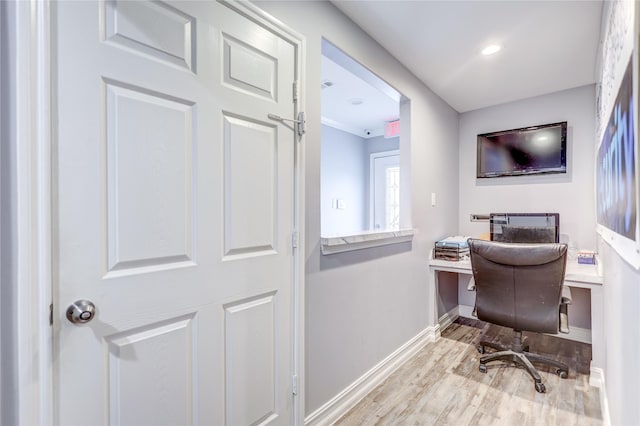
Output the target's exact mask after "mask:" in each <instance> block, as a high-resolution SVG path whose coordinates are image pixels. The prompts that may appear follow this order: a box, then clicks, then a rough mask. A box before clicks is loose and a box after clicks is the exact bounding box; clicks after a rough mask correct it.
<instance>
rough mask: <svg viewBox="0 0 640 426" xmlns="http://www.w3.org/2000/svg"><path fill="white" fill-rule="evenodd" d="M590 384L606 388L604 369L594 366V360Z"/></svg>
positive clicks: (590, 372) (590, 371) (590, 370)
mask: <svg viewBox="0 0 640 426" xmlns="http://www.w3.org/2000/svg"><path fill="white" fill-rule="evenodd" d="M589 386H594V387H596V388H600V389H603V388H604V370H603V369H602V368H600V367H594V366H593V361H591V367H590V369H589Z"/></svg>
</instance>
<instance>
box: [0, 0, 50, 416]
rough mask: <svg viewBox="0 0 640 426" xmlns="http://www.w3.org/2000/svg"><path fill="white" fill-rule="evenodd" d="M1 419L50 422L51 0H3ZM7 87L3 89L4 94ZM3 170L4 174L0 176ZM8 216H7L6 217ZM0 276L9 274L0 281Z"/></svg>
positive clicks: (0, 107)
mask: <svg viewBox="0 0 640 426" xmlns="http://www.w3.org/2000/svg"><path fill="white" fill-rule="evenodd" d="M0 7H2V8H3V9H2V16H3V18H4V19H5V20H6V21H5V22H3V24H7V28H8V31H7V32H6V33H5V34H6V35H7V40H5V41H4V42H3V43H2V46H3V51H2V59H3V61H2V62H3V65H2V70H1V73H2V74H3V78H2V81H3V83H4V87H3V93H2V97H1V99H2V105H1V106H0V109H1V110H2V111H3V114H2V128H3V133H4V132H6V134H8V135H9V137H8V138H7V139H5V140H4V141H3V143H4V144H6V145H5V147H4V148H5V150H4V152H5V153H9V156H8V157H5V158H2V167H3V168H6V169H5V171H3V177H8V179H3V182H2V186H3V188H2V192H3V194H5V195H8V196H9V199H8V200H5V202H7V204H8V208H7V210H8V211H5V212H3V216H5V215H7V216H9V217H8V218H7V217H6V216H5V217H3V219H5V220H3V227H2V241H3V242H2V259H1V268H2V270H3V287H4V289H3V299H2V300H1V302H2V304H1V306H2V307H1V309H2V310H3V312H2V319H3V321H2V325H1V327H2V333H1V336H2V337H1V339H2V341H1V342H0V344H1V345H2V348H3V351H2V352H3V354H2V364H1V376H0V377H1V382H0V384H1V390H2V401H3V403H2V410H3V413H2V422H3V423H4V422H8V423H11V424H42V425H50V424H51V423H52V407H53V404H52V401H53V392H52V383H53V382H52V353H53V340H52V339H53V336H52V332H51V327H50V325H49V306H50V303H51V291H52V285H51V283H52V273H51V267H52V259H53V253H52V250H51V242H52V233H53V229H52V226H51V211H52V210H51V188H52V186H51V176H52V175H51V164H52V162H51V159H52V151H51V140H52V139H51V135H52V133H51V113H50V105H51V72H50V52H51V46H50V42H49V40H50V37H49V28H50V13H49V10H50V9H49V3H48V2H39V1H36V0H30V1H24V2H2V5H0ZM5 90H6V92H7V93H5ZM5 173H6V174H5ZM7 219H8V220H7ZM5 273H6V274H7V276H8V279H7V281H6V282H5V281H4V278H5Z"/></svg>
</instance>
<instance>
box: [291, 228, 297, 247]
mask: <svg viewBox="0 0 640 426" xmlns="http://www.w3.org/2000/svg"><path fill="white" fill-rule="evenodd" d="M291 247H292V248H298V231H293V234H291Z"/></svg>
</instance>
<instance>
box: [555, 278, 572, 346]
mask: <svg viewBox="0 0 640 426" xmlns="http://www.w3.org/2000/svg"><path fill="white" fill-rule="evenodd" d="M570 304H571V289H570V288H569V287H568V286H566V285H563V286H562V294H561V296H560V312H559V327H558V328H559V329H560V333H564V334H569V309H568V308H569V305H570Z"/></svg>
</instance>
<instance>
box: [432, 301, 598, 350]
mask: <svg viewBox="0 0 640 426" xmlns="http://www.w3.org/2000/svg"><path fill="white" fill-rule="evenodd" d="M449 312H451V311H449ZM471 312H473V306H467V305H459V306H458V315H460V316H461V317H465V318H473V319H477V318H476V317H474V316H473V315H471ZM445 315H446V314H445ZM443 316H444V315H443ZM440 324H441V325H442V322H441V323H440ZM552 336H555V337H560V338H562V339H568V340H573V341H576V342H581V343H587V344H589V345H590V344H591V329H589V328H580V327H575V326H573V325H569V333H568V334H564V333H558V334H553V335H552Z"/></svg>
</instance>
